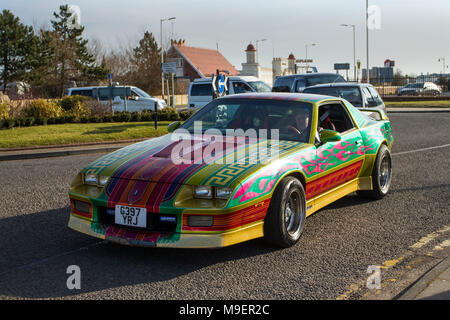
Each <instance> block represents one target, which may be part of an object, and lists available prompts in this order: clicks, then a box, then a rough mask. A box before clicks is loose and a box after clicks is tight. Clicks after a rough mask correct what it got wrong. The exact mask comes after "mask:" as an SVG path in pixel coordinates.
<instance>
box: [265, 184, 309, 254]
mask: <svg viewBox="0 0 450 320" xmlns="http://www.w3.org/2000/svg"><path fill="white" fill-rule="evenodd" d="M305 220H306V196H305V189H304V188H303V185H302V183H301V182H300V181H299V180H298V179H297V178H295V177H286V178H284V179H283V180H281V182H280V183H279V185H278V186H277V188H276V189H275V191H274V194H273V196H272V200H271V201H270V205H269V208H268V210H267V215H266V218H265V220H264V240H265V242H266V243H268V244H270V245H275V246H278V247H282V248H288V247H291V246H293V245H294V244H296V243H297V242H298V240H299V239H300V236H301V234H302V231H303V227H304V225H305Z"/></svg>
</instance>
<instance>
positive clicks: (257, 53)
mask: <svg viewBox="0 0 450 320" xmlns="http://www.w3.org/2000/svg"><path fill="white" fill-rule="evenodd" d="M266 40H267V39H260V40H256V62H258V63H259V51H258V42H264V41H266Z"/></svg>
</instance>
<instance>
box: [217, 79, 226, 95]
mask: <svg viewBox="0 0 450 320" xmlns="http://www.w3.org/2000/svg"><path fill="white" fill-rule="evenodd" d="M217 90H218V91H219V93H220V95H222V94H223V92H224V91H225V77H224V76H223V74H220V75H219V77H218V79H217Z"/></svg>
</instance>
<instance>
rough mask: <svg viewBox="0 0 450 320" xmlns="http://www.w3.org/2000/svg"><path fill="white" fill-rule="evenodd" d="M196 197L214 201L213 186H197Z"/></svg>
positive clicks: (195, 188) (195, 189)
mask: <svg viewBox="0 0 450 320" xmlns="http://www.w3.org/2000/svg"><path fill="white" fill-rule="evenodd" d="M194 197H196V198H202V199H212V197H213V193H212V188H211V186H195V187H194Z"/></svg>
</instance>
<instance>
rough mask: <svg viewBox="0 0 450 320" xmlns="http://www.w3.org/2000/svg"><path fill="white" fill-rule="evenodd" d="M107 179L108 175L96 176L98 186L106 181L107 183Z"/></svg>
mask: <svg viewBox="0 0 450 320" xmlns="http://www.w3.org/2000/svg"><path fill="white" fill-rule="evenodd" d="M108 181H109V177H105V176H98V184H99V185H100V186H102V187H103V186H104V185H106V184H107V183H108Z"/></svg>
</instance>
